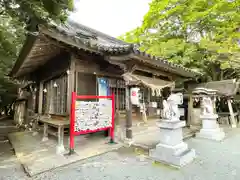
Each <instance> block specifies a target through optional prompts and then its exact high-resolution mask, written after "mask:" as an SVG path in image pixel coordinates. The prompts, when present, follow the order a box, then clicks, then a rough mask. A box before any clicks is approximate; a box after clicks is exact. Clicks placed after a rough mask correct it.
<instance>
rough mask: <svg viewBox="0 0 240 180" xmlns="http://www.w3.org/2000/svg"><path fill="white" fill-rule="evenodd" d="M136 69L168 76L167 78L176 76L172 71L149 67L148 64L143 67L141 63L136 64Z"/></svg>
mask: <svg viewBox="0 0 240 180" xmlns="http://www.w3.org/2000/svg"><path fill="white" fill-rule="evenodd" d="M135 70H139V71H144V72H148V73H152V74H153V75H155V76H164V77H167V78H171V79H174V76H173V75H172V74H171V73H166V72H164V71H161V70H157V69H154V68H149V67H147V66H144V67H143V66H142V65H139V64H137V65H136V68H135Z"/></svg>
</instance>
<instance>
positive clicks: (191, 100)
mask: <svg viewBox="0 0 240 180" xmlns="http://www.w3.org/2000/svg"><path fill="white" fill-rule="evenodd" d="M192 113H193V97H192V93H191V94H190V95H189V99H188V117H187V123H186V124H187V127H190V125H191V120H192Z"/></svg>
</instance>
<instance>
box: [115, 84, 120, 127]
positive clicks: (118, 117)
mask: <svg viewBox="0 0 240 180" xmlns="http://www.w3.org/2000/svg"><path fill="white" fill-rule="evenodd" d="M118 84H119V83H118V82H117V83H116V87H117V88H116V103H115V104H116V107H115V109H116V116H115V124H116V125H119V123H120V112H119V85H118Z"/></svg>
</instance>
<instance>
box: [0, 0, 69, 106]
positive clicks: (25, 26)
mask: <svg viewBox="0 0 240 180" xmlns="http://www.w3.org/2000/svg"><path fill="white" fill-rule="evenodd" d="M72 10H73V0H27V1H22V0H0V97H1V99H0V108H2V107H5V106H7V105H8V104H9V103H11V102H12V101H13V100H14V99H15V98H16V92H17V87H18V86H17V84H16V82H15V81H14V80H11V79H10V78H9V77H7V74H8V73H9V71H10V69H11V68H12V66H13V64H14V63H15V60H16V59H17V56H18V54H19V51H20V49H21V48H22V45H23V44H24V40H25V37H26V34H27V33H31V31H35V30H36V26H35V25H37V24H39V23H47V22H49V21H55V22H62V21H64V20H65V19H66V18H67V16H68V12H70V11H72ZM30 25H31V26H30ZM32 25H33V26H32ZM34 26H35V27H34ZM32 27H33V29H32Z"/></svg>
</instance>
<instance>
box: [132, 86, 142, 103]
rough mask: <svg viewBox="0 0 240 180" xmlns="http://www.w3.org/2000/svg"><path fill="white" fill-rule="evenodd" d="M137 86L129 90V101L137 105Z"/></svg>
mask: <svg viewBox="0 0 240 180" xmlns="http://www.w3.org/2000/svg"><path fill="white" fill-rule="evenodd" d="M139 90H140V89H139V88H131V91H130V93H131V94H130V96H131V103H132V104H133V105H139V104H140V102H139Z"/></svg>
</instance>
